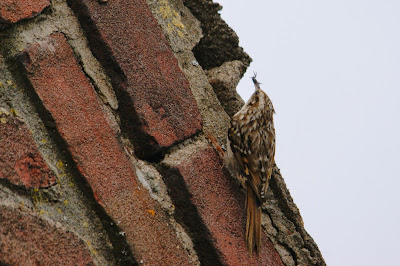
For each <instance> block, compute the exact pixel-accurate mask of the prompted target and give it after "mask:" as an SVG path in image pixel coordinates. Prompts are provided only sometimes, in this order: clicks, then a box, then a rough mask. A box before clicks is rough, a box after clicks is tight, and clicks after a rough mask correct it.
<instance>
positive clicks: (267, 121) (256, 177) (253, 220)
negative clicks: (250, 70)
mask: <svg viewBox="0 0 400 266" xmlns="http://www.w3.org/2000/svg"><path fill="white" fill-rule="evenodd" d="M252 80H253V83H254V85H255V92H254V93H253V95H252V96H251V97H250V99H249V100H248V102H247V103H246V104H245V105H244V106H243V107H242V109H240V111H238V112H237V113H236V114H235V115H234V116H233V117H232V121H231V127H230V128H229V130H228V144H227V158H228V160H227V161H228V169H230V170H231V171H232V170H233V171H234V173H236V175H238V177H239V179H241V182H242V183H244V184H243V185H244V187H245V188H246V210H247V222H246V247H247V249H248V251H249V253H250V254H252V252H253V250H255V251H256V253H257V255H258V254H259V252H260V245H261V205H262V203H264V202H265V200H266V198H265V197H266V190H267V188H268V181H269V179H270V177H271V173H272V167H273V164H274V157H275V128H274V120H273V114H274V113H275V110H274V107H273V106H272V102H271V100H270V99H269V97H268V95H267V94H266V93H265V92H264V91H262V90H261V88H260V83H259V82H258V81H257V80H256V74H254V77H252Z"/></svg>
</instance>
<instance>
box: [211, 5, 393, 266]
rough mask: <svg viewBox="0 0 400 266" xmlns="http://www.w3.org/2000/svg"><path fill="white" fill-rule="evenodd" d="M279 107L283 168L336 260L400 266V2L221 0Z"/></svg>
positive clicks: (245, 83) (244, 83) (330, 259)
mask: <svg viewBox="0 0 400 266" xmlns="http://www.w3.org/2000/svg"><path fill="white" fill-rule="evenodd" d="M214 1H217V2H219V3H220V4H221V5H222V6H223V7H224V8H223V10H222V11H221V12H220V13H221V15H222V18H223V19H224V20H225V21H226V22H227V23H228V24H229V25H230V26H231V27H232V28H233V29H234V30H235V31H236V33H237V34H238V36H239V38H240V45H241V46H242V47H243V48H244V50H245V51H246V52H247V53H248V54H249V55H250V56H251V57H252V58H253V62H252V64H251V66H250V68H248V70H247V72H246V74H245V76H244V78H243V79H242V80H241V82H240V84H239V86H238V91H239V93H240V94H241V96H242V97H243V98H244V99H245V100H247V99H248V98H249V97H250V95H251V94H252V93H253V90H254V89H253V85H252V82H251V79H250V77H251V76H252V73H253V71H255V72H257V74H258V75H257V79H258V80H259V82H261V83H263V84H262V88H263V89H264V90H265V91H266V92H267V93H268V95H269V96H270V98H271V99H272V102H273V104H274V107H275V110H276V115H275V128H276V135H277V151H276V162H277V164H278V166H279V167H280V169H281V172H282V174H283V177H284V178H285V181H286V184H287V185H288V188H289V190H290V192H291V194H292V197H293V199H294V201H295V203H296V204H297V206H298V207H299V209H300V212H301V214H302V217H303V220H304V223H305V228H306V230H307V231H308V232H309V233H310V234H311V236H312V237H313V238H314V240H315V241H316V243H317V244H318V246H319V248H320V250H321V252H322V255H323V256H324V259H325V261H326V263H327V264H328V265H335V266H336V265H340V266H343V265H351V266H353V265H363V266H364V265H374V266H375V265H379V266H380V265H400V264H399V261H400V260H399V254H400V200H399V199H400V196H399V195H400V156H399V152H400V140H399V139H400V118H399V117H400V1H398V0H390V1H389V0H380V1H378V0H335V1H333V0H331V1H327V0H296V1H293V0H292V1H278V0H274V1H271V0H268V1H265V0H264V1H255V0H250V1H249V0H248V1H239V0H214Z"/></svg>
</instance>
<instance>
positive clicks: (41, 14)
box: [0, 0, 325, 265]
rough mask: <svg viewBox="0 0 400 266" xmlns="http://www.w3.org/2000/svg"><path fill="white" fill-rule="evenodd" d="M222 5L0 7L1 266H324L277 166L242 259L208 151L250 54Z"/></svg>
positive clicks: (225, 188)
mask: <svg viewBox="0 0 400 266" xmlns="http://www.w3.org/2000/svg"><path fill="white" fill-rule="evenodd" d="M219 8H220V6H219V5H218V4H215V3H213V2H212V1H208V0H200V1H183V0H177V1H172V0H162V1H154V0H148V1H145V0H138V1H100V0H99V1H92V0H76V1H75V0H74V1H72V0H67V1H63V0H52V1H46V0H43V1H29V0H21V1H8V0H6V1H5V2H4V3H1V4H0V36H1V38H0V70H1V71H0V223H1V224H2V226H1V228H0V239H1V241H0V264H12V265H22V264H24V263H28V264H37V263H43V264H54V263H58V264H59V263H62V264H63V265H134V264H145V265H161V264H162V265H200V264H203V265H325V262H324V260H323V258H322V255H321V253H320V251H319V249H318V247H317V245H316V244H315V242H314V241H313V239H312V238H311V236H309V235H308V233H307V232H306V230H305V229H304V225H303V223H302V220H301V216H300V213H299V210H298V209H297V207H296V205H295V204H294V202H293V200H292V198H291V196H290V194H289V192H288V190H287V188H286V185H285V183H284V180H283V178H282V176H281V175H280V172H279V169H278V168H277V167H276V169H275V170H274V175H273V178H272V180H271V186H270V189H269V192H268V202H267V205H266V206H265V208H264V211H263V217H262V224H263V229H264V230H263V237H262V249H261V252H260V256H259V257H256V256H250V255H249V254H248V252H247V251H246V249H245V244H244V228H245V218H246V217H245V211H244V198H245V197H244V193H243V191H242V190H241V189H240V188H239V186H238V185H237V184H236V183H235V182H234V181H233V179H232V178H231V177H230V175H229V174H228V172H227V171H226V169H225V167H224V164H223V162H222V159H221V158H220V156H219V155H218V153H217V151H216V150H215V149H214V147H213V144H214V145H215V144H216V143H217V142H218V143H219V145H224V144H225V143H224V141H225V138H226V130H227V127H228V125H229V116H231V115H232V114H233V113H234V112H236V111H237V110H238V109H239V108H240V107H241V105H242V104H243V101H242V99H241V98H240V96H238V95H237V93H236V91H235V87H236V85H237V83H238V82H239V80H240V78H241V77H242V75H243V74H244V72H245V71H246V68H247V66H248V65H249V63H250V62H251V58H250V57H249V56H248V55H247V54H246V53H245V52H244V51H243V49H242V48H241V47H239V46H238V37H237V36H236V34H235V33H234V32H233V30H232V29H230V28H229V27H228V25H226V23H225V22H224V21H223V20H222V19H221V17H220V15H219V14H218V12H217V11H218V10H219ZM46 10H48V11H46ZM221 40H225V42H221ZM210 139H211V140H212V141H210ZM49 251H50V252H49Z"/></svg>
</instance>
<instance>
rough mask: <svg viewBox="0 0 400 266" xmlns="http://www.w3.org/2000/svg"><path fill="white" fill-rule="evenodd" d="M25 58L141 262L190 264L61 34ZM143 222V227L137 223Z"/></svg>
mask: <svg viewBox="0 0 400 266" xmlns="http://www.w3.org/2000/svg"><path fill="white" fill-rule="evenodd" d="M20 59H21V61H22V63H23V65H24V67H25V69H26V72H27V77H28V79H29V80H30V82H31V83H32V86H33V88H34V89H35V91H36V93H37V94H38V95H39V97H40V99H41V100H42V102H43V104H44V107H45V108H46V109H47V110H48V111H49V112H50V114H51V115H52V117H53V119H54V121H55V123H56V127H57V129H58V131H59V133H60V135H61V136H62V138H63V139H64V140H65V141H66V143H67V146H68V149H69V152H70V153H71V154H72V157H73V159H74V160H75V162H76V165H77V167H78V169H79V171H80V172H81V173H82V175H83V176H84V177H85V178H86V180H87V182H88V183H89V185H90V186H91V188H92V190H93V193H94V195H95V198H96V200H97V201H98V202H99V204H101V205H102V206H103V207H104V209H105V210H106V212H107V213H108V214H109V215H110V216H111V218H112V219H114V221H116V222H117V223H118V224H119V226H120V228H121V229H122V230H123V232H121V234H126V238H127V241H128V243H129V244H130V247H131V249H132V252H133V254H134V256H135V258H136V260H137V261H141V260H142V261H144V262H145V263H146V264H147V263H148V264H150V265H155V264H159V263H161V262H163V263H165V264H166V265H174V264H176V263H177V262H180V263H183V264H185V263H187V262H188V260H189V259H188V255H187V253H186V252H185V251H184V250H183V249H182V248H179V246H180V242H179V241H178V240H177V238H176V234H175V232H174V231H173V230H172V229H171V228H170V227H169V225H168V217H167V215H166V213H165V212H164V211H163V210H162V209H161V208H160V206H159V205H158V204H157V203H156V202H154V200H152V199H151V198H150V196H149V193H148V191H147V190H146V189H145V188H144V187H143V186H142V185H141V184H140V183H139V182H138V180H137V176H136V174H135V169H134V167H133V165H132V163H131V162H130V161H129V158H128V156H127V155H126V153H125V152H124V150H123V146H122V143H121V142H120V141H119V140H118V136H117V132H115V131H114V130H113V129H112V128H111V127H110V125H109V124H108V122H107V119H106V117H105V116H106V114H105V113H104V111H103V109H102V107H101V104H102V103H101V101H100V99H99V98H98V97H97V95H96V92H95V90H94V88H93V86H92V85H91V84H90V82H89V80H88V78H87V77H86V76H85V75H84V73H83V71H82V69H81V68H80V66H79V64H78V62H77V60H76V59H75V57H74V54H73V50H72V49H71V47H70V46H69V45H68V43H67V41H66V38H65V37H64V35H63V34H61V33H54V34H52V35H51V36H50V37H48V38H47V39H45V40H43V41H41V42H39V43H35V44H33V45H31V46H30V47H28V48H27V49H26V50H25V51H24V52H23V54H22V55H21V56H20ZM138 225H140V226H138Z"/></svg>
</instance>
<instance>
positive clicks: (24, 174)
mask: <svg viewBox="0 0 400 266" xmlns="http://www.w3.org/2000/svg"><path fill="white" fill-rule="evenodd" d="M0 119H1V122H0V140H1V141H0V178H3V179H7V180H8V181H9V182H11V183H13V184H14V185H18V186H24V187H26V188H44V187H49V186H52V185H54V184H55V183H56V177H55V175H54V173H53V172H52V171H51V170H50V169H49V167H48V166H47V165H46V163H45V162H44V160H43V158H42V156H41V155H40V153H39V151H38V149H37V147H36V145H35V143H34V142H33V139H32V134H31V133H30V131H29V130H28V128H27V127H26V125H25V124H24V123H22V122H21V121H19V120H17V119H15V118H14V117H13V116H11V115H10V114H8V115H7V114H6V113H4V112H1V111H0Z"/></svg>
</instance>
